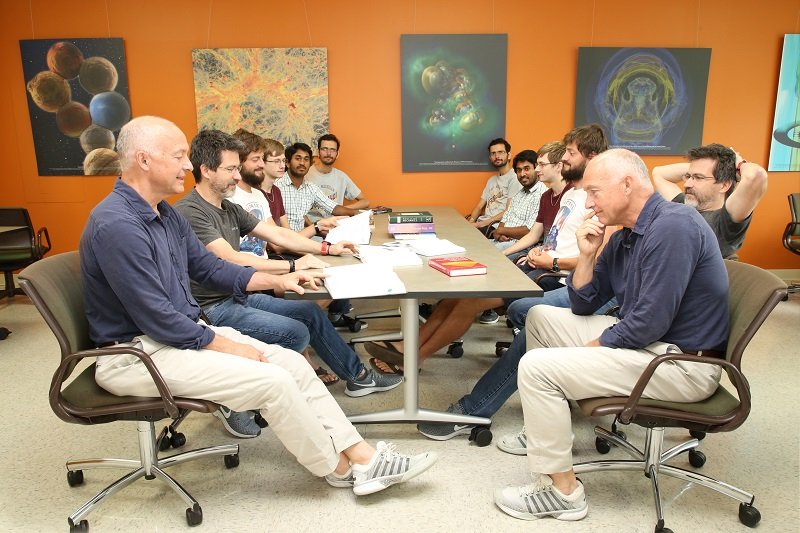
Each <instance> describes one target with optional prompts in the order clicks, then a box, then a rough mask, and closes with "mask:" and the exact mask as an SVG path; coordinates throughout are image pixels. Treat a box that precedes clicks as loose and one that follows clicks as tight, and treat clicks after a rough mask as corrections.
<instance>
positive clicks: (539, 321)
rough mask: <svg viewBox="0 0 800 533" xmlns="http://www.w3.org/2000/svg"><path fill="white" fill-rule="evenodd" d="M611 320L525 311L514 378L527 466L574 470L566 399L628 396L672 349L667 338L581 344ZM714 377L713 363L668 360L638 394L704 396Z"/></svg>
mask: <svg viewBox="0 0 800 533" xmlns="http://www.w3.org/2000/svg"><path fill="white" fill-rule="evenodd" d="M616 321H617V319H616V318H614V317H608V316H602V315H600V316H598V315H591V316H578V315H574V314H572V312H571V311H570V310H569V309H562V308H557V307H550V306H545V305H539V306H535V307H532V308H531V310H530V312H529V313H528V317H527V321H526V324H525V331H526V335H527V337H526V339H527V343H528V344H527V347H528V348H529V351H528V352H527V353H526V354H525V355H524V356H523V358H522V360H521V361H520V364H519V374H518V383H519V393H520V398H521V400H522V410H523V413H524V416H525V431H526V434H527V440H528V463H529V466H530V469H531V471H532V472H539V473H544V474H553V473H558V472H566V471H569V470H571V469H572V421H571V418H570V410H569V404H568V402H567V400H580V399H583V398H593V397H598V396H627V395H628V394H629V393H630V391H631V389H633V386H634V384H635V383H636V380H637V379H639V375H640V374H641V373H642V371H643V370H644V369H645V367H646V366H647V365H648V363H650V361H651V360H652V359H653V357H654V356H655V355H656V354H659V355H660V354H663V353H667V351H678V349H677V347H674V346H671V345H669V344H666V343H655V344H653V345H651V346H648V347H647V348H645V349H640V350H629V349H621V348H604V347H584V345H585V344H586V343H587V342H589V341H591V340H593V339H597V338H598V337H599V336H600V334H601V333H602V332H603V330H605V329H606V328H607V327H609V326H611V325H612V324H614V323H615V322H616ZM720 375H721V370H720V367H718V366H716V365H707V364H702V363H687V362H667V363H664V364H662V365H660V366H659V367H658V370H656V372H655V374H654V375H653V377H652V379H651V380H650V383H649V384H648V386H647V388H646V389H645V391H644V396H645V397H647V398H653V399H659V400H668V401H676V402H693V401H698V400H702V399H704V398H707V397H709V396H710V395H711V394H712V393H713V392H714V391H715V390H716V388H717V384H718V383H719V378H720Z"/></svg>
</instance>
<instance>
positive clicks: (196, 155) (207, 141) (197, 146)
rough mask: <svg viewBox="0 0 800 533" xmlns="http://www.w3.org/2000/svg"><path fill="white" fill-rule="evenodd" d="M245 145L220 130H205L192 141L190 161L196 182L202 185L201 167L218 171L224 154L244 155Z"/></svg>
mask: <svg viewBox="0 0 800 533" xmlns="http://www.w3.org/2000/svg"><path fill="white" fill-rule="evenodd" d="M243 147H244V145H243V143H242V142H241V141H240V140H238V139H236V138H235V137H233V136H232V135H228V134H227V133H225V132H224V131H219V130H203V131H201V132H200V133H198V134H197V135H195V136H194V139H192V146H191V148H190V151H189V161H191V162H192V166H193V167H194V168H193V169H192V174H194V181H195V182H196V183H200V182H201V181H202V180H203V176H202V174H201V172H200V166H201V165H205V166H206V168H208V169H210V170H217V168H219V165H220V163H221V161H222V152H225V151H230V152H237V153H242V150H243V149H244V148H243Z"/></svg>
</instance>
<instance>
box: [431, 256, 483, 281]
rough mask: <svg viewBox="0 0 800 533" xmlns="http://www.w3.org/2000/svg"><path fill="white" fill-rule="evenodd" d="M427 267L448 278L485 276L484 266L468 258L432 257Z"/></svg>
mask: <svg viewBox="0 0 800 533" xmlns="http://www.w3.org/2000/svg"><path fill="white" fill-rule="evenodd" d="M428 265H429V266H430V267H431V268H435V269H436V270H438V271H439V272H444V273H445V274H447V275H448V276H450V277H454V276H474V275H477V274H486V265H484V264H482V263H478V262H477V261H473V260H472V259H470V258H468V257H434V258H433V259H429V260H428Z"/></svg>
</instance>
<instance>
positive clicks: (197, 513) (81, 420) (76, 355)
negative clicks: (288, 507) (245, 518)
mask: <svg viewBox="0 0 800 533" xmlns="http://www.w3.org/2000/svg"><path fill="white" fill-rule="evenodd" d="M19 280H20V286H21V287H22V289H23V290H24V291H25V294H27V295H28V296H29V297H30V299H31V301H33V304H34V305H35V306H36V309H37V310H38V311H39V313H41V315H42V317H43V318H44V320H45V322H46V323H47V325H48V326H50V329H51V330H52V331H53V333H54V334H55V336H56V339H57V340H58V345H59V347H60V349H61V363H60V364H59V366H58V369H57V370H56V372H55V374H54V375H53V380H52V382H51V385H50V407H51V408H52V409H53V412H55V414H56V415H57V416H58V417H59V418H60V419H62V420H64V421H65V422H69V423H71V424H83V425H87V424H106V423H109V422H115V421H124V420H129V421H136V426H137V427H136V433H137V435H138V440H139V455H140V456H139V459H138V460H131V459H88V460H82V461H68V462H67V464H66V466H67V482H68V483H69V485H70V486H72V487H75V486H78V485H81V484H82V483H83V471H84V470H86V469H89V468H109V467H117V468H126V469H129V470H130V472H129V473H127V474H126V475H125V476H123V477H122V478H120V479H118V480H117V481H115V482H113V483H112V484H111V485H109V486H108V487H106V488H105V489H103V490H102V491H100V492H99V493H98V494H97V495H96V496H94V497H93V498H92V499H90V500H89V501H88V502H86V503H85V504H83V505H82V506H81V507H80V508H79V509H78V510H77V511H75V512H74V513H72V514H71V515H70V516H69V518H68V522H69V525H70V531H86V530H88V528H89V523H88V521H87V520H85V519H84V517H86V516H87V515H88V514H89V513H90V512H91V511H92V510H93V509H94V508H95V506H97V505H99V504H100V503H101V502H102V501H104V500H105V498H107V497H108V496H111V495H112V494H114V493H116V492H119V491H120V490H122V489H123V488H125V487H127V486H128V485H130V484H131V483H133V482H134V481H136V480H137V479H139V478H144V479H147V480H152V479H156V478H157V479H160V480H161V481H163V482H164V483H166V485H167V486H169V487H170V488H172V490H174V491H175V492H177V493H178V495H179V496H180V497H181V498H183V500H184V502H186V504H187V505H188V507H187V509H186V521H187V522H188V524H189V525H190V526H193V525H197V524H200V523H201V522H202V521H203V511H202V509H201V508H200V504H199V503H198V502H197V500H195V499H194V498H193V497H192V496H191V494H189V493H188V492H187V491H186V490H185V489H184V488H183V487H182V486H181V485H180V484H179V483H178V482H177V481H175V480H174V479H173V478H172V477H171V476H169V475H168V474H167V473H166V472H164V469H165V468H167V467H170V466H174V465H177V464H180V463H185V462H187V461H191V460H193V459H199V458H201V457H207V456H212V455H222V456H224V459H225V466H226V467H228V468H234V467H236V466H238V464H239V455H238V454H239V446H238V445H237V444H229V445H223V446H213V447H209V448H202V449H198V450H192V451H186V452H183V453H178V454H175V455H171V456H169V457H159V456H158V453H159V450H158V442H157V438H156V433H155V422H157V421H159V420H162V419H165V418H172V419H178V418H180V417H182V416H184V415H185V414H186V413H187V412H189V411H199V412H202V413H213V412H214V411H215V410H217V408H218V406H217V405H216V404H215V403H213V402H209V401H205V400H196V399H191V398H180V397H175V396H172V394H171V393H170V391H169V388H168V387H167V384H166V383H165V382H164V380H163V378H162V377H161V375H160V374H159V372H158V369H157V368H156V367H155V365H154V363H153V362H152V360H151V359H150V357H149V356H148V355H147V354H146V353H145V352H143V351H141V350H138V349H136V348H130V347H124V345H123V346H119V347H116V346H112V347H108V348H94V345H93V344H92V343H91V341H90V340H89V325H88V323H87V321H86V315H85V312H84V305H83V289H82V286H81V276H80V261H79V257H78V252H68V253H64V254H59V255H55V256H52V257H48V258H46V259H43V260H41V261H37V262H36V263H33V264H32V265H30V266H28V267H27V268H26V269H25V270H23V271H22V272H21V273H20V275H19ZM121 353H124V354H129V355H133V356H135V357H138V358H139V359H141V360H142V362H143V363H144V365H145V367H146V368H147V370H148V371H149V372H150V375H151V377H152V378H153V382H154V383H155V385H156V387H157V388H158V391H159V393H160V396H159V397H156V398H143V397H134V396H115V395H113V394H111V393H109V392H108V391H106V390H105V389H103V388H101V387H100V386H98V385H97V383H96V382H95V379H94V371H95V365H94V363H92V364H91V365H89V366H88V367H87V368H85V369H84V370H82V371H81V372H80V373H79V374H78V375H77V376H76V377H74V379H72V378H73V373H74V371H75V370H76V367H77V366H78V364H79V363H80V362H81V361H82V360H83V359H93V358H96V357H99V356H102V355H114V354H121ZM81 366H84V365H81Z"/></svg>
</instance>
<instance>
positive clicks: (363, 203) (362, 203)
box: [346, 194, 369, 211]
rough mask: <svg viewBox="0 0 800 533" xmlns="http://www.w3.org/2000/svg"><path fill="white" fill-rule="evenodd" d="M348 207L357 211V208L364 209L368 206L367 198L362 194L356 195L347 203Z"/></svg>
mask: <svg viewBox="0 0 800 533" xmlns="http://www.w3.org/2000/svg"><path fill="white" fill-rule="evenodd" d="M346 207H348V208H350V209H352V210H353V211H358V210H359V209H366V208H368V207H369V200H368V199H367V198H365V197H364V195H363V194H359V195H356V197H355V198H354V199H353V201H352V202H350V203H348V204H347V206H346Z"/></svg>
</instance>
